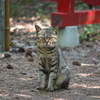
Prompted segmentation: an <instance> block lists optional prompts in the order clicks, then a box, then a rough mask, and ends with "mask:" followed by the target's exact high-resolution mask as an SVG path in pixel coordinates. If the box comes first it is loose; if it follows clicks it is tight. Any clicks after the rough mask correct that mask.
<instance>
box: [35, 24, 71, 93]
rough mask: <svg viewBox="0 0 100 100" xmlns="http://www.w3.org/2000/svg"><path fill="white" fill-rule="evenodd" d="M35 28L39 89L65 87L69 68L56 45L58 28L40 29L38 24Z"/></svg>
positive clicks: (67, 83) (51, 89) (68, 76)
mask: <svg viewBox="0 0 100 100" xmlns="http://www.w3.org/2000/svg"><path fill="white" fill-rule="evenodd" d="M35 28H36V31H37V35H36V42H37V53H38V64H39V75H40V87H39V89H45V88H47V91H54V90H56V89H59V88H66V89H67V88H68V86H69V80H70V69H69V67H68V65H67V64H66V62H65V59H64V56H63V54H62V52H61V49H60V48H59V47H58V45H57V30H58V28H57V27H55V28H44V29H41V28H40V27H39V26H38V25H35Z"/></svg>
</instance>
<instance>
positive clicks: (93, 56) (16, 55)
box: [0, 17, 100, 100]
mask: <svg viewBox="0 0 100 100" xmlns="http://www.w3.org/2000/svg"><path fill="white" fill-rule="evenodd" d="M32 18H33V19H32ZM32 18H30V19H29V18H28V19H25V18H22V19H21V18H19V19H12V18H11V19H10V22H11V40H15V41H17V42H18V43H19V44H20V45H21V44H24V45H25V46H26V44H27V43H29V44H30V46H34V45H36V44H35V29H34V24H35V23H36V24H39V25H40V26H43V25H44V27H45V26H49V25H50V21H49V20H48V19H44V20H41V21H40V20H38V19H39V17H37V19H36V18H34V17H32ZM30 20H32V21H30ZM33 20H34V21H33ZM12 49H13V52H10V55H11V57H10V56H5V57H3V56H2V54H0V100H100V41H99V40H97V41H96V42H86V41H85V42H82V43H80V46H77V47H73V48H69V47H64V48H62V50H63V53H64V56H65V58H66V61H67V63H68V65H69V67H70V69H71V80H70V85H69V89H67V90H66V89H60V90H57V91H54V92H47V91H39V90H37V87H38V86H39V75H38V63H37V57H36V56H35V55H36V51H34V50H33V54H34V55H32V58H33V60H31V61H28V60H27V59H28V58H27V57H26V56H25V52H21V51H18V48H15V47H13V48H12ZM83 63H84V64H89V65H82V64H83ZM91 64H92V65H91Z"/></svg>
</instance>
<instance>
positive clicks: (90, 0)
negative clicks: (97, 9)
mask: <svg viewBox="0 0 100 100" xmlns="http://www.w3.org/2000/svg"><path fill="white" fill-rule="evenodd" d="M83 1H84V2H85V3H87V4H89V5H94V6H100V0H83Z"/></svg>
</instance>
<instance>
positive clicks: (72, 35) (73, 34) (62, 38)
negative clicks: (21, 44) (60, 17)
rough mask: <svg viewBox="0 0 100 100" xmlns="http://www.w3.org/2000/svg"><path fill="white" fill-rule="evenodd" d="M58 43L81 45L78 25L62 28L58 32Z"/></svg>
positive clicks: (72, 45) (67, 45)
mask: <svg viewBox="0 0 100 100" xmlns="http://www.w3.org/2000/svg"><path fill="white" fill-rule="evenodd" d="M58 45H60V46H65V47H74V46H78V45H79V35H78V29H77V26H68V27H65V28H60V29H59V32H58Z"/></svg>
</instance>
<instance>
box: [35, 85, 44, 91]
mask: <svg viewBox="0 0 100 100" xmlns="http://www.w3.org/2000/svg"><path fill="white" fill-rule="evenodd" d="M37 89H38V90H43V89H45V86H41V85H40V86H39V87H37Z"/></svg>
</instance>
